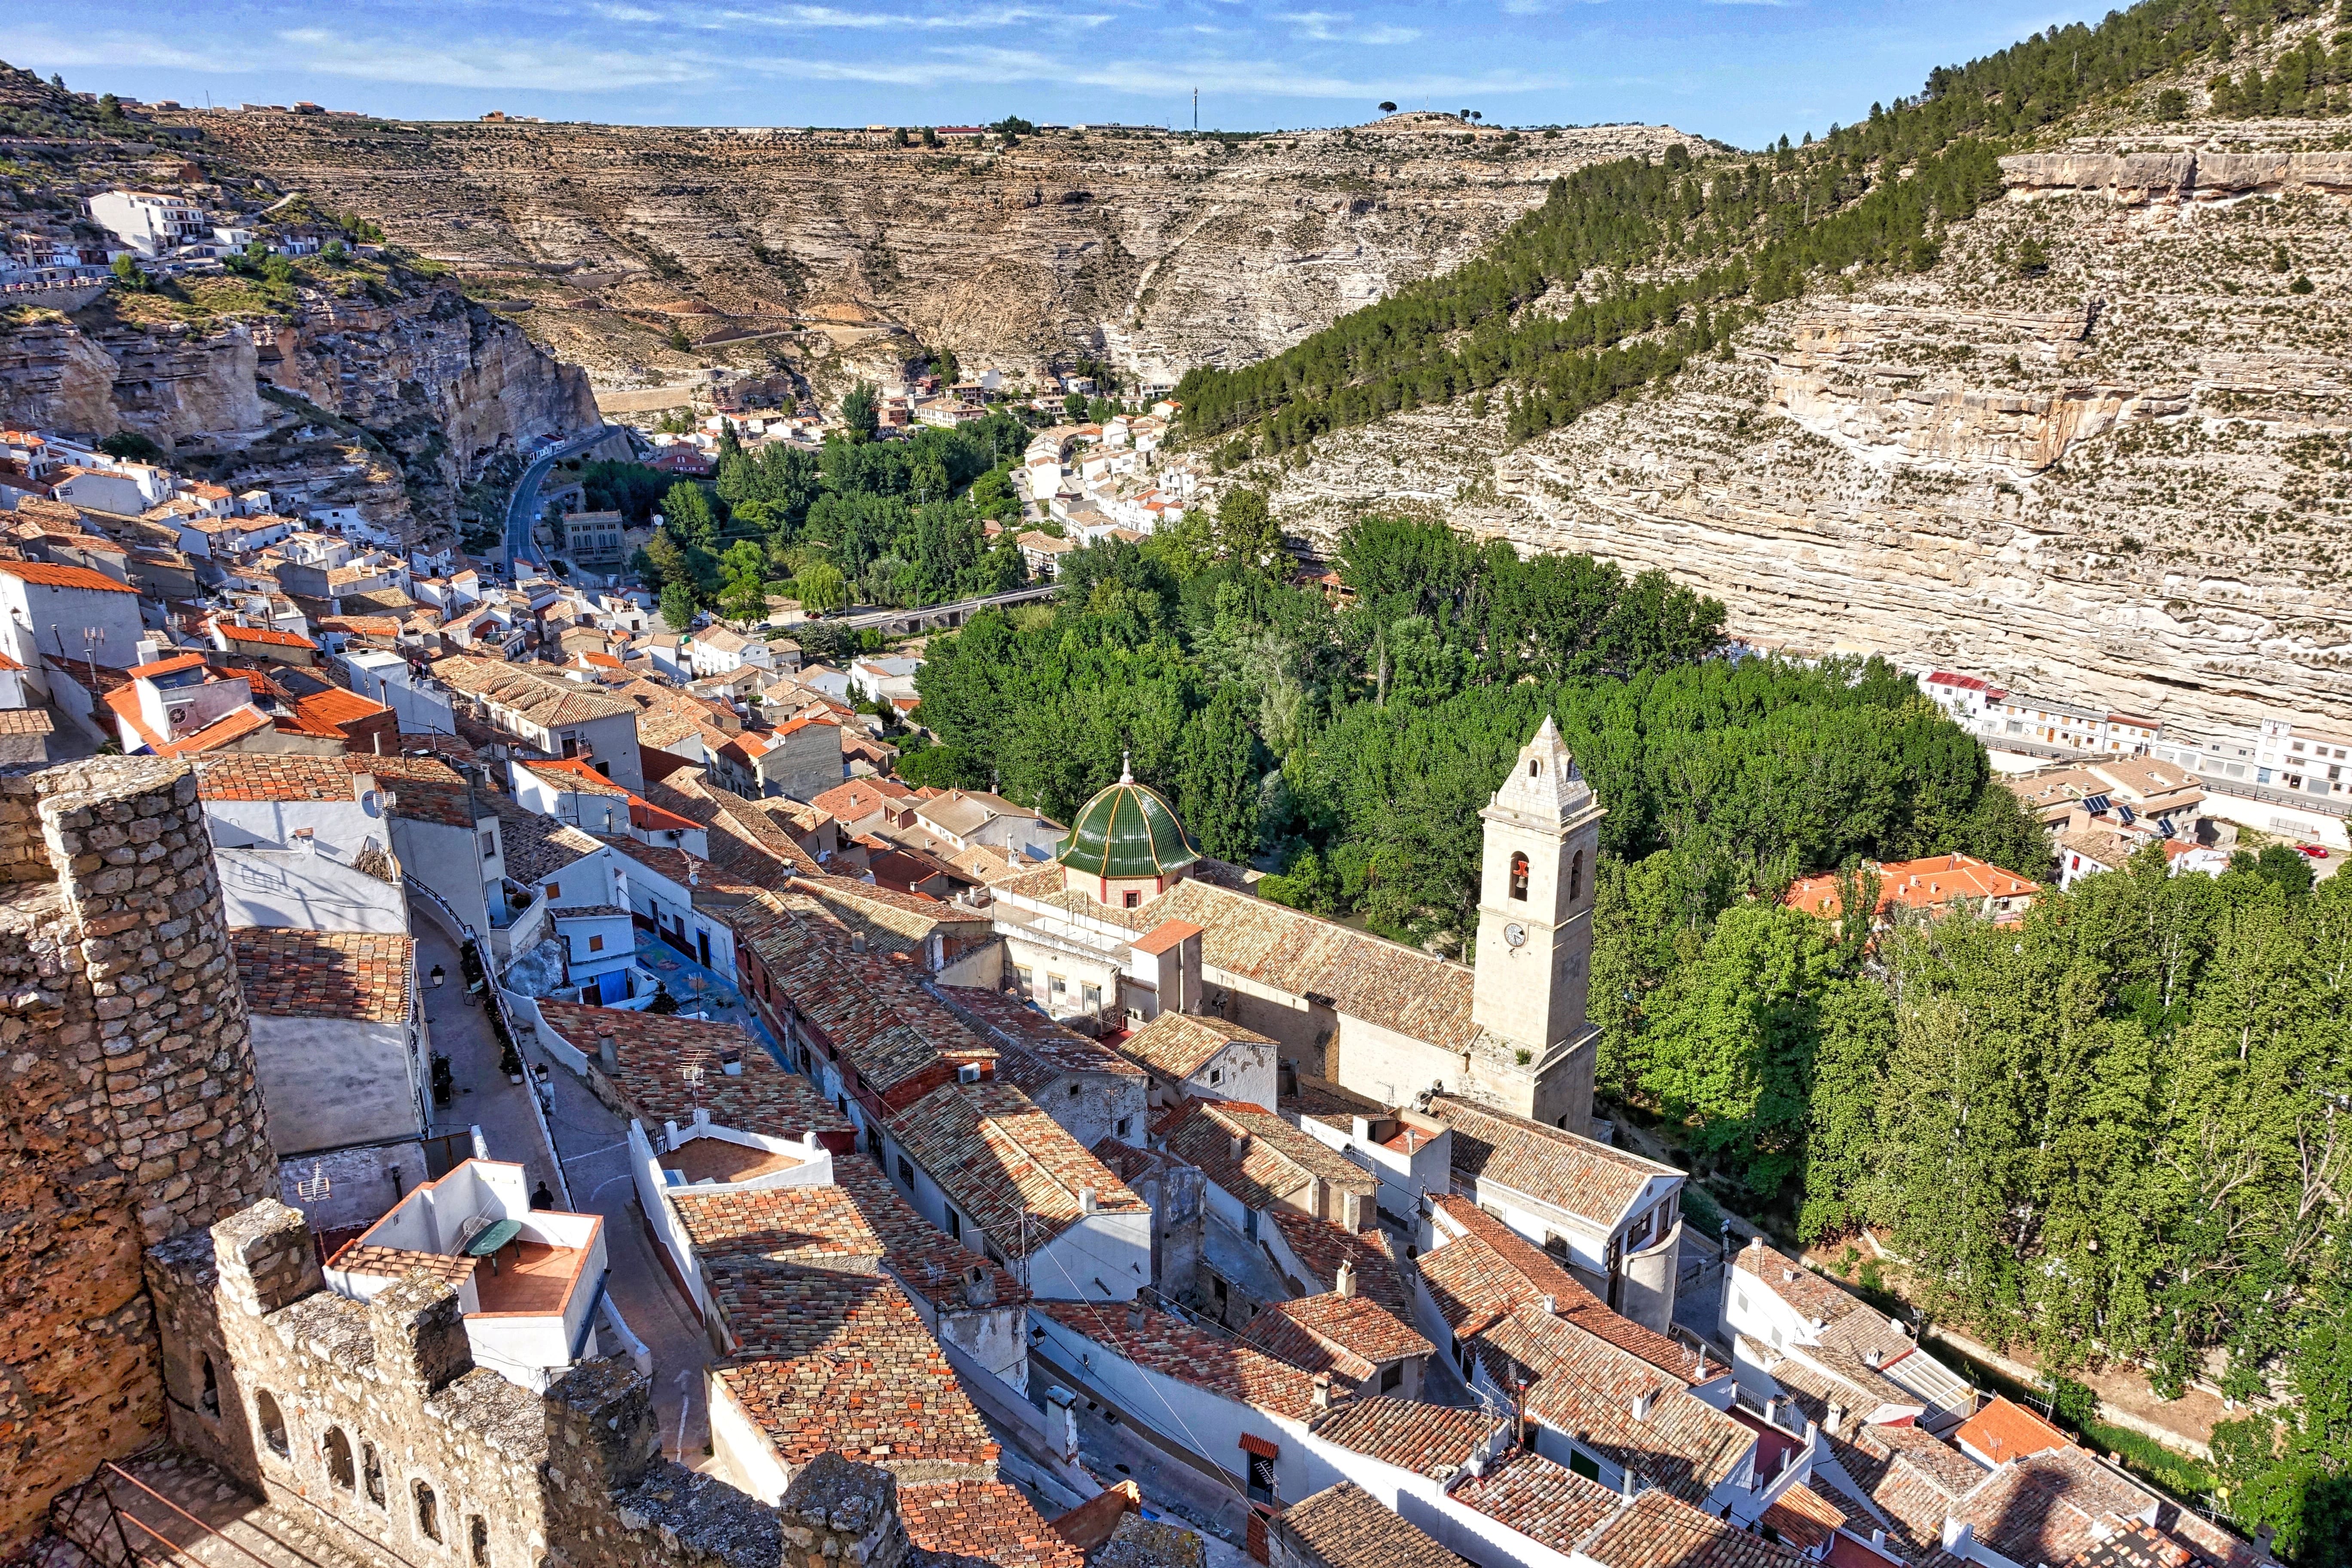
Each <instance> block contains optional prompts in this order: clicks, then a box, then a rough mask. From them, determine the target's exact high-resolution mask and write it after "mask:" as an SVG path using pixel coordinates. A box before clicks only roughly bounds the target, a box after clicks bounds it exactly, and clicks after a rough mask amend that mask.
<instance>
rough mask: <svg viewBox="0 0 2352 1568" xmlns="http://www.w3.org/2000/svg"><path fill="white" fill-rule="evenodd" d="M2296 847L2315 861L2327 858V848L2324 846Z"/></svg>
mask: <svg viewBox="0 0 2352 1568" xmlns="http://www.w3.org/2000/svg"><path fill="white" fill-rule="evenodd" d="M2295 847H2296V848H2297V849H2299V850H2301V851H2303V853H2305V855H2308V856H2310V857H2311V858H2313V859H2315V860H2325V859H2326V858H2327V847H2326V845H2324V844H2298V845H2296V846H2295Z"/></svg>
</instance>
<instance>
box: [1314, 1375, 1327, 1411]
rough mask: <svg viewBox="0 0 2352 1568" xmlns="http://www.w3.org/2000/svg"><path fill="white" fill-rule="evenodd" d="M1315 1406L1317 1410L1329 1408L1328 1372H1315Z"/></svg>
mask: <svg viewBox="0 0 2352 1568" xmlns="http://www.w3.org/2000/svg"><path fill="white" fill-rule="evenodd" d="M1315 1408H1316V1409H1318V1410H1328V1409H1330V1408H1331V1374H1330V1373H1328V1372H1318V1373H1316V1374H1315Z"/></svg>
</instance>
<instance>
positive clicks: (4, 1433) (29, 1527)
mask: <svg viewBox="0 0 2352 1568" xmlns="http://www.w3.org/2000/svg"><path fill="white" fill-rule="evenodd" d="M277 1166H278V1161H277V1156H276V1155H275V1153H274V1152H272V1151H271V1149H270V1144H269V1139H268V1126H267V1122H266V1120H265V1117H264V1114H263V1110H262V1103H261V1091H260V1088H259V1084H258V1081H257V1078H256V1076H255V1070H254V1062H253V1056H252V1050H251V1047H250V1042H249V1040H248V1038H247V1026H246V1016H245V1001H244V995H243V993H242V991H241V990H240V988H239V986H238V984H237V977H236V964H235V962H234V959H233V957H232V955H231V953H230V950H229V945H228V942H227V933H226V926H225V924H224V922H223V920H222V914H221V902H220V889H219V887H218V885H217V883H216V881H215V877H214V871H213V860H212V853H211V846H210V843H209V841H208V840H207V838H206V837H205V826H204V818H203V814H202V810H201V808H200V807H199V806H198V805H197V803H196V781H195V776H194V773H192V772H190V770H189V769H188V768H187V766H186V765H185V764H184V763H171V762H165V761H162V760H160V759H151V758H141V759H100V760H96V761H92V762H88V763H76V764H72V765H69V766H66V767H59V768H52V769H49V770H47V771H46V772H42V773H33V774H30V775H24V776H17V777H11V778H5V779H0V1550H5V1549H6V1548H7V1547H9V1546H12V1545H14V1544H15V1543H16V1542H19V1541H22V1540H24V1539H26V1537H28V1536H29V1535H31V1534H34V1533H37V1531H39V1530H40V1528H41V1527H42V1524H43V1522H44V1520H45V1514H46V1510H47V1505H48V1501H49V1500H50V1499H51V1498H52V1497H54V1496H55V1495H56V1494H57V1493H58V1491H59V1490H61V1489H64V1488H66V1487H68V1486H70V1485H72V1484H73V1483H74V1482H77V1481H79V1480H80V1479H83V1478H84V1477H86V1476H88V1475H89V1473H90V1471H91V1470H92V1469H94V1468H96V1467H97V1465H98V1464H99V1463H100V1461H101V1460H103V1459H106V1458H115V1457H119V1456H121V1455H123V1454H127V1453H129V1452H131V1450H133V1449H135V1448H137V1447H140V1446H141V1445H142V1444H143V1443H144V1442H145V1441H146V1440H147V1439H148V1438H149V1437H150V1436H152V1435H153V1433H154V1431H155V1430H156V1428H157V1427H158V1426H161V1425H162V1422H163V1378H162V1367H161V1360H160V1348H159V1343H158V1340H157V1335H156V1330H155V1318H154V1312H153V1310H152V1306H151V1304H150V1301H149V1300H148V1298H147V1296H146V1294H145V1292H144V1289H143V1284H144V1281H143V1277H142V1268H141V1261H140V1258H141V1254H142V1252H143V1251H144V1249H145V1248H146V1247H149V1246H151V1245H152V1244H154V1243H156V1242H160V1241H163V1240H165V1239H167V1238H169V1237H173V1236H174V1235H176V1234H178V1233H181V1232H184V1231H185V1230H187V1229H189V1228H190V1227H192V1226H194V1227H201V1226H207V1225H210V1224H211V1223H212V1222H213V1221H214V1220H215V1219H217V1218H219V1217H220V1216H221V1215H226V1214H228V1213H230V1212H232V1211H234V1210H236V1209H239V1208H243V1207H244V1206H246V1205H249V1204H251V1203H253V1202H254V1201H255V1200H256V1199H257V1198H261V1197H264V1196H267V1195H268V1194H270V1193H271V1192H273V1191H274V1190H275V1188H276V1185H277V1177H278V1171H277Z"/></svg>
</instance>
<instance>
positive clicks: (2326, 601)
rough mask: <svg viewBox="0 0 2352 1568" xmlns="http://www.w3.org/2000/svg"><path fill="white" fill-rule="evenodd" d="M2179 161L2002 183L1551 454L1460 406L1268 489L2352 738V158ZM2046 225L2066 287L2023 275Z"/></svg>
mask: <svg viewBox="0 0 2352 1568" xmlns="http://www.w3.org/2000/svg"><path fill="white" fill-rule="evenodd" d="M2274 131H2275V128H2274V127H2273V132H2274ZM2163 156H2164V158H2166V159H2170V160H2171V162H2170V163H2164V164H2163V165H2162V166H2161V167H2158V165H2157V164H2156V163H2150V162H2149V161H2148V159H2147V155H2146V154H2142V153H2127V152H2125V151H2123V150H2121V149H2119V148H2117V147H2114V146H2108V147H2099V146H2088V147H2078V148H2074V149H2072V150H2067V151H2063V152H2061V153H2053V154H2048V155H2036V156H2033V157H2028V158H2012V159H2010V160H2007V161H2006V163H2005V164H2004V167H2005V168H2006V169H2007V170H2008V177H2009V178H2010V179H2011V181H2012V182H2013V183H2014V184H2013V185H2012V189H2013V190H2015V191H2018V192H2023V193H2026V194H2028V195H2032V196H2033V197H2034V198H2035V199H2032V200H2031V201H2024V202H2003V203H1997V204H1994V205H1991V206H1989V207H1987V208H1985V209H1983V210H1982V211H1980V212H1979V215H1978V216H1976V217H1975V218H1973V219H1971V220H1969V222H1967V223H1965V224H1960V225H1956V226H1953V228H1952V229H1951V230H1950V231H1949V232H1948V235H1947V237H1946V243H1945V250H1944V258H1943V260H1942V261H1941V262H1940V263H1939V264H1938V265H1937V268H1935V269H1934V270H1933V271H1931V272H1929V273H1927V274H1924V275H1920V276H1916V277H1911V278H1904V279H1889V280H1886V281H1883V282H1877V283H1873V284H1868V285H1859V286H1855V287H1854V288H1853V292H1852V293H1850V294H1846V293H1839V292H1830V291H1824V292H1822V293H1818V294H1816V295H1815V296H1814V297H1811V298H1809V299H1806V300H1798V301H1791V302H1789V303H1787V304H1783V305H1780V306H1776V307H1774V308H1773V310H1771V311H1770V312H1769V315H1768V318H1767V319H1766V321H1763V322H1762V323H1759V325H1758V326H1756V327H1754V328H1752V329H1750V330H1749V331H1748V332H1747V333H1746V334H1745V335H1744V337H1743V339H1742V341H1741V342H1740V344H1739V345H1738V353H1737V354H1736V356H1735V358H1734V359H1733V360H1732V361H1731V362H1729V363H1713V362H1711V363H1706V364H1703V365H1698V366H1695V367H1693V368H1692V369H1690V370H1687V371H1685V373H1684V374H1683V375H1682V376H1681V377H1680V378H1678V379H1677V380H1676V381H1675V383H1673V384H1671V385H1670V387H1669V388H1667V389H1666V390H1665V391H1664V394H1663V395H1661V394H1659V393H1657V392H1655V391H1653V392H1651V393H1649V394H1646V395H1643V396H1642V397H1640V398H1639V399H1637V400H1633V401H1630V402H1624V403H1620V404H1616V405H1611V406H1609V407H1606V408H1603V409H1601V410H1598V411H1596V412H1594V413H1592V414H1590V415H1588V416H1585V417H1584V418H1583V419H1581V420H1580V421H1579V422H1578V423H1576V424H1575V425H1573V426H1570V427H1568V428H1566V429H1564V430H1559V431H1555V432H1553V433H1552V434H1550V435H1549V436H1546V437H1540V438H1538V439H1537V440H1533V441H1529V442H1527V443H1525V444H1523V445H1520V446H1517V447H1510V446H1508V445H1507V444H1506V442H1505V441H1504V440H1503V438H1502V431H1501V425H1502V419H1501V416H1500V415H1499V413H1496V414H1495V415H1492V416H1489V417H1488V418H1487V419H1486V420H1485V421H1483V422H1481V421H1474V420H1472V419H1471V418H1470V417H1469V416H1468V412H1467V410H1466V408H1465V407H1464V406H1462V405H1454V406H1453V407H1451V408H1447V409H1443V410H1424V411H1422V412H1418V413H1414V414H1410V415H1402V416H1391V418H1389V419H1387V420H1385V421H1383V422H1381V424H1379V425H1376V426H1370V427H1368V428H1365V429H1360V430H1352V431H1347V432H1343V433H1341V434H1339V435H1338V436H1335V437H1327V438H1326V439H1325V440H1323V441H1321V442H1318V444H1317V447H1316V448H1315V450H1314V454H1313V458H1312V459H1311V461H1309V462H1308V463H1307V466H1305V467H1304V468H1297V469H1292V470H1287V471H1282V472H1279V473H1276V472H1272V471H1269V472H1268V473H1267V474H1266V476H1265V477H1266V478H1268V479H1272V480H1273V481H1274V482H1275V483H1276V487H1277V489H1276V502H1277V507H1278V510H1280V512H1281V514H1282V517H1283V520H1284V521H1285V522H1286V524H1287V525H1289V526H1292V527H1293V528H1295V529H1297V530H1298V531H1303V532H1306V533H1307V534H1309V535H1311V536H1315V537H1319V538H1325V539H1328V538H1329V537H1330V536H1331V535H1332V534H1333V533H1334V532H1335V531H1336V530H1337V529H1338V528H1339V527H1340V526H1342V525H1343V524H1344V523H1345V522H1346V521H1347V520H1348V519H1349V517H1351V516H1353V515H1355V514H1356V513H1358V512H1359V511H1360V510H1366V509H1367V508H1370V507H1374V506H1381V505H1397V504H1401V503H1420V504H1423V505H1426V506H1428V507H1431V508H1433V509H1434V510H1441V511H1443V512H1444V514H1445V515H1448V516H1450V517H1452V518H1454V520H1455V521H1457V522H1458V523H1460V524H1462V525H1463V526H1465V527H1467V528H1470V529H1471V530H1473V531H1475V532H1478V533H1480V534H1482V535H1500V536H1503V537H1507V538H1509V539H1510V540H1512V541H1513V542H1516V543H1517V544H1518V545H1519V546H1521V547H1522V548H1523V549H1552V550H1580V551H1589V552H1592V553H1595V554H1598V555H1602V556H1606V557H1611V558H1613V559H1615V560H1618V561H1620V562H1622V563H1625V564H1626V565H1628V566H1629V567H1633V568H1643V567H1651V566H1656V567H1663V568H1664V569H1665V570H1667V571H1669V572H1671V573H1673V574H1675V576H1676V577H1678V578H1680V579H1682V580H1683V581H1685V582H1687V583H1690V584H1694V585H1696V586H1698V587H1700V588H1702V589H1704V590H1705V591H1706V592H1707V593H1709V594H1712V595H1716V596H1717V597H1719V598H1721V599H1722V600H1723V601H1724V602H1725V603H1726V605H1727V606H1728V607H1729V609H1730V613H1731V623H1732V627H1733V630H1734V631H1735V632H1736V633H1737V634H1738V635H1740V636H1742V637H1748V638H1752V639H1754V640H1756V641H1758V642H1760V643H1766V644H1771V645H1780V646H1791V647H1803V648H1810V649H1815V650H1831V649H1848V650H1853V651H1869V652H1881V653H1887V654H1892V655H1898V656H1902V657H1905V658H1909V659H1913V660H1918V661H1923V662H1924V661H1937V662H1942V663H1948V664H1950V665H1953V666H1955V667H1958V668H1965V669H1969V670H1972V671H1976V672H1979V673H1982V674H1985V675H1988V676H1991V677H1995V678H1997V679H2001V680H2004V681H2007V682H2010V683H2012V684H2015V685H2019V686H2022V687H2025V688H2028V689H2039V690H2047V691H2048V692H2050V693H2051V694H2052V695H2062V694H2065V693H2070V692H2071V693H2074V694H2076V695H2080V696H2084V697H2086V698H2102V697H2103V698H2105V700H2110V701H2113V702H2115V703H2116V704H2117V705H2119V706H2131V707H2135V708H2156V709H2158V710H2161V711H2163V712H2165V713H2167V714H2168V715H2171V716H2173V717H2174V718H2176V719H2177V720H2179V721H2180V722H2181V723H2183V724H2184V725H2185V726H2187V727H2189V728H2191V729H2194V728H2195V727H2197V726H2199V725H2202V724H2217V723H2229V724H2246V723H2250V722H2252V721H2253V720H2254V719H2255V718H2256V717H2257V716H2258V715H2260V714H2263V713H2273V712H2274V713H2282V714H2294V715H2301V716H2303V717H2304V718H2305V719H2306V720H2313V721H2344V720H2347V719H2352V595H2348V594H2347V581H2346V575H2345V573H2346V568H2347V565H2352V562H2347V560H2345V559H2342V558H2340V552H2341V550H2342V542H2343V540H2344V537H2345V534H2344V530H2345V520H2346V515H2347V508H2352V412H2347V404H2346V402H2345V397H2346V394H2347V391H2352V348H2347V345H2352V305H2347V299H2346V290H2347V288H2352V207H2347V204H2345V203H2344V202H2343V201H2341V200H2339V199H2338V198H2337V196H2336V194H2335V190H2336V187H2335V186H2334V184H2332V182H2333V181H2334V180H2335V179H2336V173H2331V171H2337V170H2338V164H2339V162H2340V163H2343V164H2344V165H2345V166H2346V167H2347V168H2352V159H2347V158H2345V157H2344V155H2340V154H2336V153H2306V152H2302V151H2298V150H2296V149H2294V148H2291V147H2290V148H2286V149H2267V150H2263V151H2261V152H2260V153H2242V154H2241V153H2231V154H2227V155H2226V158H2225V155H2224V154H2222V153H2215V152H2212V151H2210V149H2208V148H2206V147H2202V146H2200V147H2199V148H2197V149H2195V150H2192V151H2184V152H2180V153H2166V154H2164V155H2163ZM2339 172H2340V171H2339ZM2150 189H2158V190H2161V191H2164V192H2166V193H2168V195H2167V198H2166V199H2165V200H2163V201H2161V202H2149V201H2145V200H2140V199H2137V198H2135V199H2131V200H2126V201H2122V202H2121V203H2120V204H2119V203H2118V200H2117V197H2116V193H2117V192H2126V193H2129V192H2146V191H2148V190H2150ZM2347 189H2352V179H2347ZM2208 191H2215V192H2226V193H2227V194H2228V195H2231V196H2232V197H2235V198H2237V199H2231V200H2211V201H2208V200H2205V199H2203V194H2204V193H2206V192H2208ZM2061 193H2063V194H2061ZM2183 193H2187V194H2183ZM2250 198H2251V199H2250ZM2029 237H2032V238H2035V239H2038V240H2040V241H2041V242H2042V246H2043V247H2045V248H2046V250H2047V252H2048V254H2049V258H2050V264H2049V266H2048V267H2047V268H2046V269H2036V270H2033V271H2032V273H2031V274H2030V275H2021V270H2020V265H2019V262H2018V259H2017V258H2019V257H2020V256H2022V255H2025V254H2028V252H2027V250H2026V248H2025V245H2024V242H2025V241H2026V239H2027V238H2029ZM2303 279H2307V280H2308V281H2307V282H2305V281H2301V280H2303Z"/></svg>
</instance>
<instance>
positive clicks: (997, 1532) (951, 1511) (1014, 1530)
mask: <svg viewBox="0 0 2352 1568" xmlns="http://www.w3.org/2000/svg"><path fill="white" fill-rule="evenodd" d="M898 1517H899V1518H900V1519H901V1520H902V1521H904V1522H905V1524H906V1526H907V1540H908V1542H909V1543H910V1544H912V1545H913V1546H914V1547H915V1548H916V1549H917V1550H918V1551H920V1552H940V1553H941V1554H942V1555H945V1556H949V1557H959V1558H966V1559H970V1560H972V1561H975V1562H981V1563H991V1564H994V1565H997V1568H1083V1565H1084V1563H1086V1560H1087V1558H1086V1553H1085V1552H1080V1551H1079V1550H1078V1549H1077V1548H1076V1547H1075V1546H1073V1545H1071V1544H1070V1543H1069V1542H1066V1541H1065V1540H1063V1539H1062V1538H1061V1537H1060V1536H1059V1535H1056V1534H1055V1533H1054V1527H1053V1526H1052V1525H1050V1524H1047V1523H1046V1522H1045V1518H1044V1517H1043V1516H1042V1515H1040V1514H1039V1513H1038V1511H1037V1510H1036V1509H1034V1507H1032V1506H1030V1502H1029V1500H1028V1499H1027V1498H1026V1497H1024V1496H1023V1495H1022V1494H1021V1492H1020V1491H1019V1489H1016V1488H1013V1487H1010V1486H1007V1485H1006V1484H1005V1483H1003V1481H969V1480H967V1481H929V1482H924V1483H920V1484H918V1485H914V1486H903V1485H902V1486H901V1487H899V1489H898Z"/></svg>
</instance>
